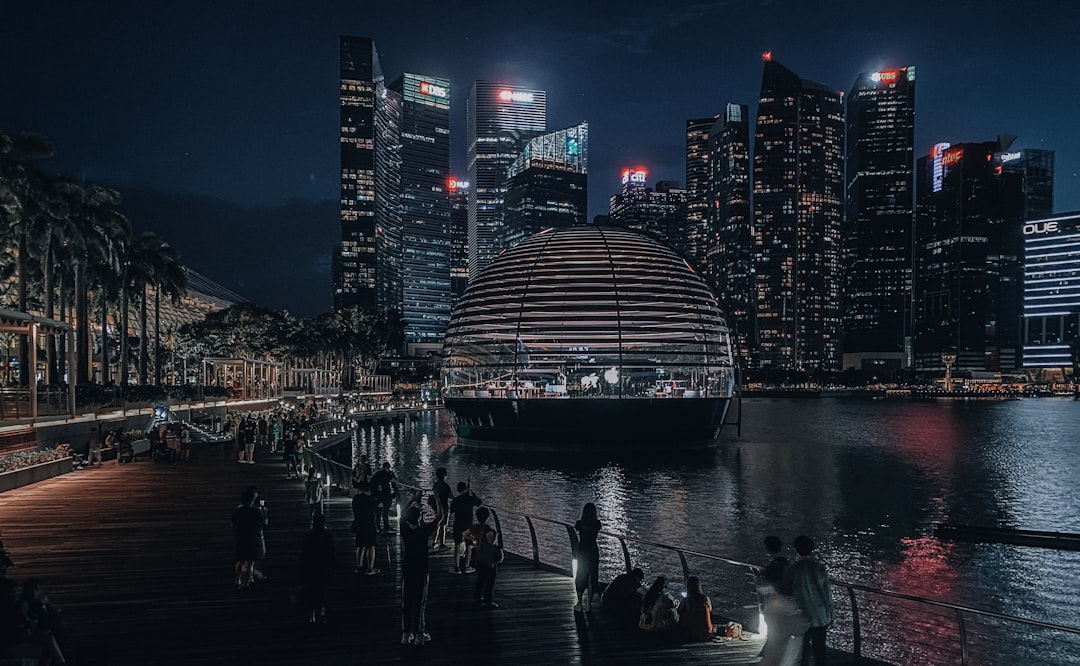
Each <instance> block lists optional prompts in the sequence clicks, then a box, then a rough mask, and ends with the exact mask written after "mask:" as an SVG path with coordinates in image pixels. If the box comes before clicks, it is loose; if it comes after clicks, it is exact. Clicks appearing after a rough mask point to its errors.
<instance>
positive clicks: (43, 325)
mask: <svg viewBox="0 0 1080 666" xmlns="http://www.w3.org/2000/svg"><path fill="white" fill-rule="evenodd" d="M0 334H5V335H6V336H7V339H8V345H9V346H8V347H7V348H5V352H4V359H5V365H6V366H7V367H6V368H5V369H4V370H5V372H7V373H10V372H11V366H10V362H9V361H10V358H11V355H10V352H9V349H10V343H11V341H12V340H18V339H20V338H23V339H25V340H26V342H27V347H28V348H29V359H28V367H29V368H30V374H29V377H28V378H26V379H23V378H19V379H16V380H13V381H5V382H4V387H3V388H0V422H2V423H4V424H7V425H13V424H16V423H33V422H34V421H37V420H38V419H39V418H44V417H51V418H55V417H61V418H63V417H72V416H74V415H75V382H74V380H73V376H72V378H69V381H68V382H67V387H66V388H55V387H47V386H45V385H41V386H39V382H38V352H39V350H40V348H41V346H42V344H43V342H44V341H48V340H49V339H50V338H51V337H52V336H56V335H61V336H63V337H64V342H65V344H63V345H61V348H62V349H66V350H67V351H66V353H67V368H68V370H69V371H70V370H71V369H73V368H74V367H75V328H74V327H73V326H72V325H71V324H69V323H67V322H62V321H57V320H55V319H47V318H45V317H38V316H36V315H32V314H27V313H26V312H19V311H17V310H5V309H0ZM20 375H23V372H22V368H20ZM24 376H25V375H24ZM42 377H46V378H49V379H51V380H54V381H53V383H54V384H55V383H56V382H55V379H57V378H51V377H48V370H47V369H46V370H45V372H44V374H43V375H42ZM6 379H9V380H10V379H11V378H10V377H8V378H6Z"/></svg>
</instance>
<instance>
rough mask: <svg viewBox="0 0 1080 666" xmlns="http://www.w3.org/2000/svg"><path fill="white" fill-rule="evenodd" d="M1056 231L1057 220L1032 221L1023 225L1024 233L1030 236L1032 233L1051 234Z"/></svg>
mask: <svg viewBox="0 0 1080 666" xmlns="http://www.w3.org/2000/svg"><path fill="white" fill-rule="evenodd" d="M1056 231H1058V223H1057V222H1032V223H1031V224H1025V225H1024V235H1025V236H1030V235H1032V234H1052V233H1054V232H1056Z"/></svg>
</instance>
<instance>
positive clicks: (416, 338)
mask: <svg viewBox="0 0 1080 666" xmlns="http://www.w3.org/2000/svg"><path fill="white" fill-rule="evenodd" d="M388 92H389V93H392V94H393V95H394V96H396V97H397V98H398V99H400V100H401V101H400V104H401V106H400V120H399V125H398V131H397V132H396V137H397V140H398V145H397V150H396V158H395V159H396V162H397V169H398V175H397V178H396V179H395V180H396V186H397V196H396V206H395V208H396V211H395V215H394V218H395V220H394V221H395V222H396V223H397V224H398V229H397V234H396V235H397V237H398V238H399V242H398V247H397V251H396V252H395V254H394V256H393V259H394V260H396V261H395V263H396V264H397V267H398V274H397V275H396V276H393V277H394V278H395V279H394V283H393V287H394V288H395V289H399V290H400V291H399V292H397V293H395V294H393V301H391V302H389V303H387V306H389V307H392V308H394V309H396V310H399V311H400V312H401V318H402V321H403V323H404V326H405V344H406V353H408V354H409V355H420V354H421V353H422V352H425V351H438V350H439V349H441V347H442V338H443V334H444V333H445V332H446V326H447V324H449V323H450V301H451V296H450V261H451V260H450V251H451V250H450V199H449V193H448V192H447V188H446V185H447V180H448V179H449V177H450V82H449V81H447V80H446V79H441V78H437V77H433V76H425V75H420V74H409V73H406V74H403V75H402V76H401V77H400V78H398V79H397V80H396V81H395V82H394V83H392V84H391V85H389V86H388Z"/></svg>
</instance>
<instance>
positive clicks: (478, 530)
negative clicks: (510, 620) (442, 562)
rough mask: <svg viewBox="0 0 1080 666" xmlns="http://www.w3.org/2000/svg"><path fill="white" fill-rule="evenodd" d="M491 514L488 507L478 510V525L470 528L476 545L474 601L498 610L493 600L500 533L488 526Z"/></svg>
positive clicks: (497, 605)
mask: <svg viewBox="0 0 1080 666" xmlns="http://www.w3.org/2000/svg"><path fill="white" fill-rule="evenodd" d="M490 515H491V512H490V511H488V508H487V507H486V506H482V507H480V508H479V509H477V510H476V524H475V525H473V526H472V527H470V528H469V531H470V532H471V533H472V542H473V543H475V544H476V590H475V592H474V593H473V601H474V602H476V604H477V605H480V606H485V607H487V608H498V607H499V604H497V603H495V602H494V601H493V600H492V593H493V592H494V590H495V575H496V573H498V570H499V559H500V557H499V555H500V550H501V549H500V548H499V545H498V543H497V539H498V536H499V535H498V533H497V532H496V531H495V529H494V528H493V527H491V526H490V525H488V524H487V519H488V516H490Z"/></svg>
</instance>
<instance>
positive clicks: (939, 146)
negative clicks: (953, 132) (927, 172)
mask: <svg viewBox="0 0 1080 666" xmlns="http://www.w3.org/2000/svg"><path fill="white" fill-rule="evenodd" d="M949 145H950V144H948V143H935V144H934V147H933V148H931V149H930V160H931V162H932V163H933V167H934V169H933V175H932V180H931V185H932V187H933V190H934V191H935V192H940V191H941V188H942V186H943V185H944V183H945V165H944V164H943V160H942V156H943V155H944V154H945V151H946V150H948V148H949Z"/></svg>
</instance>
